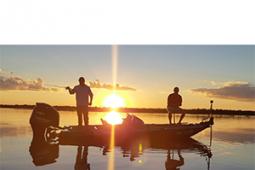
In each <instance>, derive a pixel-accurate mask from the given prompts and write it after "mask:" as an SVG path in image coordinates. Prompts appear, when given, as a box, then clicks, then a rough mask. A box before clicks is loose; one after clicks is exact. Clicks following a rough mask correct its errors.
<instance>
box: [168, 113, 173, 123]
mask: <svg viewBox="0 0 255 170" xmlns="http://www.w3.org/2000/svg"><path fill="white" fill-rule="evenodd" d="M168 119H169V124H170V125H171V124H172V113H170V112H168Z"/></svg>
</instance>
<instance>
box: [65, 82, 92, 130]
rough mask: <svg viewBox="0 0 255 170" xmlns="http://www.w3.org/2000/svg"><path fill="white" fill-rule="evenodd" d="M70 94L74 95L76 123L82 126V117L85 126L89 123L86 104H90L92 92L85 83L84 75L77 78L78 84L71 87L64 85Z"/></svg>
mask: <svg viewBox="0 0 255 170" xmlns="http://www.w3.org/2000/svg"><path fill="white" fill-rule="evenodd" d="M66 89H67V90H68V91H69V93H70V94H75V95H76V108H77V115H78V125H79V126H82V117H83V120H84V124H85V125H86V126H87V125H88V124H89V117H88V105H92V101H93V93H92V92H91V89H90V87H89V86H87V85H86V84H85V79H84V77H80V78H79V85H77V86H75V87H74V88H73V89H71V88H70V87H66Z"/></svg>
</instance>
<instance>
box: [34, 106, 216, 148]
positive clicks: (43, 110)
mask: <svg viewBox="0 0 255 170" xmlns="http://www.w3.org/2000/svg"><path fill="white" fill-rule="evenodd" d="M134 120H137V121H134ZM30 123H31V126H32V129H33V132H34V135H38V134H39V135H41V136H42V134H43V136H44V138H45V140H47V141H50V140H51V141H52V142H54V141H57V142H59V143H70V144H72V143H73V144H77V143H84V142H86V141H90V142H91V143H95V142H96V141H101V142H103V143H105V142H107V141H110V138H111V135H112V134H113V133H114V138H115V142H116V143H122V142H123V141H128V140H130V139H134V138H140V137H142V138H143V137H145V138H156V139H165V140H170V139H171V140H173V139H178V140H182V139H186V138H190V137H191V136H193V135H195V134H197V133H199V132H201V131H203V130H204V129H206V128H208V127H211V126H212V125H213V123H214V122H213V117H211V118H210V119H209V120H208V121H202V122H199V123H190V124H171V125H169V124H144V123H143V121H142V120H141V119H139V118H138V117H136V116H134V115H128V116H127V118H126V119H125V120H124V121H123V123H122V124H120V125H114V126H113V125H110V124H108V123H107V122H106V121H104V120H102V125H89V126H68V127H59V113H58V112H57V110H56V109H54V108H53V107H51V106H50V105H48V104H45V103H37V104H36V106H35V107H34V109H33V112H32V115H31V118H30ZM88 139H89V140H88Z"/></svg>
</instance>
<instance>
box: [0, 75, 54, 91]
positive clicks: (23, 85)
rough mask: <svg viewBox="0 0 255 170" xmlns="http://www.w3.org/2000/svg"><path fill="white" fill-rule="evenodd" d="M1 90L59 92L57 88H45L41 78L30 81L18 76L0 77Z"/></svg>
mask: <svg viewBox="0 0 255 170" xmlns="http://www.w3.org/2000/svg"><path fill="white" fill-rule="evenodd" d="M0 90H32V91H40V90H43V91H57V88H48V87H44V86H43V80H42V79H40V78H38V79H36V80H32V81H28V80H24V79H22V78H20V77H17V76H3V75H0Z"/></svg>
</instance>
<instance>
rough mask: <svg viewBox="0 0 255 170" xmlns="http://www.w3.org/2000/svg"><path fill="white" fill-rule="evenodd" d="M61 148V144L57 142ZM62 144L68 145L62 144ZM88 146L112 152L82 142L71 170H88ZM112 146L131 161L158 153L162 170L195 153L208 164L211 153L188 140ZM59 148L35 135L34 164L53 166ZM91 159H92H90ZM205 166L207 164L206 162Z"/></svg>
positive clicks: (107, 147) (140, 141) (105, 145)
mask: <svg viewBox="0 0 255 170" xmlns="http://www.w3.org/2000/svg"><path fill="white" fill-rule="evenodd" d="M60 145H61V143H60ZM65 145H68V143H66V142H65ZM90 146H94V147H95V146H96V147H99V148H103V149H102V155H103V156H105V155H107V156H109V154H111V152H112V148H111V146H110V144H109V143H102V142H99V143H91V141H87V142H84V143H83V144H79V145H78V146H77V154H76V161H75V163H74V170H90V164H89V163H88V148H89V147H90ZM115 147H118V148H120V149H121V154H122V156H123V157H124V158H129V159H127V160H129V161H134V160H136V159H138V158H139V157H140V156H141V155H143V154H146V150H147V151H151V150H158V151H160V152H164V154H166V159H165V162H164V167H165V169H166V170H174V169H175V170H176V169H181V167H182V166H183V165H184V163H185V161H184V159H185V158H184V156H182V153H183V152H185V153H196V154H199V155H201V156H202V157H206V158H207V160H208V161H209V160H210V158H211V156H212V154H211V151H210V149H209V148H208V147H207V146H206V145H204V144H202V143H200V142H198V141H196V140H194V139H192V138H188V139H185V140H171V141H170V140H166V139H160V140H159V139H157V138H153V137H152V138H151V137H150V138H140V139H139V138H138V139H137V138H136V139H132V140H129V141H125V142H123V143H118V144H115ZM58 152H59V145H56V144H55V145H52V144H48V143H47V142H45V140H44V137H41V138H40V137H39V136H35V135H34V137H33V140H32V142H31V146H30V153H31V156H32V158H33V162H34V164H35V165H37V166H38V165H46V164H50V163H54V162H55V161H56V159H57V158H58ZM91 159H92V158H91ZM207 163H208V162H207Z"/></svg>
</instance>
